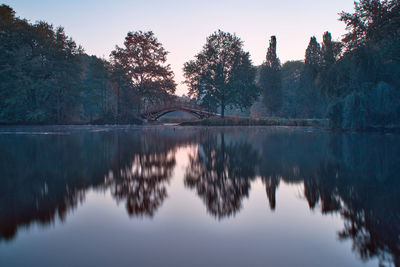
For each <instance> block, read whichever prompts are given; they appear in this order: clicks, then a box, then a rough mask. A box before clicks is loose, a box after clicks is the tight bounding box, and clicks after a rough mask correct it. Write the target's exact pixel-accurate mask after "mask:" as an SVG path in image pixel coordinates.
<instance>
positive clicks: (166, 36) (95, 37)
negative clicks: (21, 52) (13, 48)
mask: <svg viewBox="0 0 400 267" xmlns="http://www.w3.org/2000/svg"><path fill="white" fill-rule="evenodd" d="M353 2H354V1H353V0H335V1H332V0H302V1H299V0H142V1H137V0H113V1H109V0H107V1H106V0H79V1H78V0H69V1H65V0H62V1H61V0H11V1H4V2H3V3H4V4H7V5H9V6H11V7H12V8H13V9H14V10H15V11H16V14H17V16H18V17H20V18H26V19H27V20H29V21H30V22H32V23H34V22H36V21H39V20H44V21H46V22H48V23H51V24H53V25H54V26H59V25H61V26H63V27H64V28H65V30H66V33H67V34H68V35H69V36H71V37H72V38H73V39H74V40H75V41H76V42H77V43H78V44H80V45H82V46H83V48H84V49H85V52H86V53H88V54H89V55H97V56H99V57H104V58H106V59H108V58H109V54H110V52H111V51H112V50H113V49H114V48H115V45H119V46H122V44H123V41H124V38H125V36H126V34H127V32H128V31H137V30H142V31H148V30H152V31H153V32H154V33H155V35H156V36H157V38H158V40H159V41H160V42H161V43H162V44H163V46H164V47H165V48H166V49H167V51H169V55H168V63H169V64H171V67H172V70H173V71H174V73H175V79H176V82H177V83H178V88H177V92H176V93H177V94H178V95H182V94H184V93H186V92H187V89H186V86H185V85H183V84H182V81H183V80H184V78H183V71H182V67H183V63H184V62H186V61H188V60H190V59H193V57H194V56H195V55H196V54H197V53H198V52H199V51H200V50H201V48H202V46H203V45H204V44H205V41H206V38H207V36H208V35H210V34H211V33H212V32H214V31H216V30H218V29H221V30H223V31H227V32H231V33H236V35H237V36H239V37H240V38H241V39H242V40H243V41H244V49H245V50H246V51H249V52H250V55H251V58H252V60H253V63H254V64H255V65H260V64H261V63H263V61H264V60H265V56H266V53H267V48H268V42H269V38H270V36H271V35H276V37H277V42H278V47H277V53H278V56H279V58H280V59H281V61H282V63H284V62H285V61H288V60H302V59H304V53H305V49H306V48H307V45H308V42H309V40H310V37H311V36H316V37H317V39H318V41H321V40H322V34H323V33H324V32H325V31H327V30H328V31H330V32H331V33H332V36H333V38H334V39H335V40H340V39H341V37H342V35H343V34H344V33H345V25H344V23H343V22H340V21H338V18H339V16H338V13H340V12H341V11H348V12H351V11H352V10H353V6H354V5H353ZM0 3H1V2H0Z"/></svg>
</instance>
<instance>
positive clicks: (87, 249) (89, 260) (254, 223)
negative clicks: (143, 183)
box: [0, 131, 378, 266]
mask: <svg viewBox="0 0 400 267" xmlns="http://www.w3.org/2000/svg"><path fill="white" fill-rule="evenodd" d="M261 132H262V131H261ZM236 134H237V133H236ZM310 134H314V133H312V132H311V133H310ZM235 138H236V137H235V135H232V136H231V135H230V134H225V142H226V143H227V144H228V143H230V142H231V141H232V140H236V139H235ZM250 140H252V137H251V138H250ZM255 142H256V141H255ZM218 144H219V143H217V145H218ZM141 145H143V143H141ZM256 147H257V146H256ZM278 147H279V146H278ZM202 149H203V148H202ZM198 150H199V145H198V144H196V143H191V144H190V143H189V144H184V145H182V146H177V147H175V148H174V149H173V150H172V151H174V152H175V155H174V157H175V161H176V164H175V165H174V166H173V170H172V177H171V178H170V179H169V180H167V182H166V191H167V197H166V198H165V199H164V200H163V202H162V203H161V204H160V206H159V207H158V208H157V209H156V211H155V212H154V216H153V217H149V216H134V217H130V216H129V215H128V214H127V210H126V203H125V201H123V200H121V201H116V200H115V198H114V196H113V195H112V194H111V192H110V190H109V188H108V189H105V190H104V189H101V188H100V189H99V188H96V186H94V188H91V189H88V190H87V192H86V195H85V200H84V201H83V202H82V203H81V204H79V205H78V207H77V208H76V209H74V210H69V211H67V215H66V216H65V217H66V219H65V221H64V222H60V220H59V219H56V220H55V222H54V223H53V224H52V227H48V226H38V224H36V223H35V224H34V225H30V226H29V227H22V228H20V229H18V234H17V235H16V237H15V238H14V239H12V240H10V241H7V242H2V241H0V266H27V263H29V266H111V265H112V266H132V265H133V266H378V261H377V260H376V259H375V258H374V259H372V260H369V261H367V262H363V261H362V260H360V258H359V255H358V254H357V253H355V252H354V251H352V241H351V240H350V239H347V240H345V241H339V240H338V232H339V231H341V230H342V229H343V218H342V217H341V215H340V214H339V213H335V212H333V213H328V214H324V215H322V214H321V206H320V205H321V204H320V203H318V204H317V206H316V207H315V208H314V209H313V210H310V208H309V204H308V202H307V200H306V198H305V196H304V192H305V190H304V185H303V183H302V182H295V183H293V182H291V183H287V182H285V181H280V183H279V185H278V188H277V191H276V208H275V210H271V209H270V206H269V202H268V197H267V195H266V184H265V182H262V179H261V177H260V176H259V175H257V176H256V178H255V179H252V180H251V181H250V184H251V185H250V190H249V197H246V196H244V197H243V198H242V202H241V208H240V210H239V211H237V212H236V213H234V214H233V215H231V216H226V217H222V218H218V217H215V216H212V214H210V213H209V211H208V208H207V206H206V205H205V203H204V200H203V199H202V198H201V197H199V195H198V194H197V191H196V189H195V188H188V187H187V186H186V185H185V175H186V174H187V169H188V166H189V164H190V160H189V155H191V156H192V157H194V156H196V155H197V154H198ZM271 151H273V149H272V148H271ZM170 153H173V152H169V153H168V155H170ZM288 157H290V155H288ZM348 159H350V157H349V158H348ZM300 167H304V166H300ZM257 168H258V167H257ZM292 172H293V173H297V170H294V171H292ZM50 188H51V187H50Z"/></svg>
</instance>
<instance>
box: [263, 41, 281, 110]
mask: <svg viewBox="0 0 400 267" xmlns="http://www.w3.org/2000/svg"><path fill="white" fill-rule="evenodd" d="M260 86H261V90H262V93H263V100H264V104H265V106H266V107H267V108H268V109H269V110H270V111H271V112H273V113H276V112H277V111H278V110H279V108H280V107H281V103H282V78H281V63H280V60H279V58H278V56H277V53H276V37H275V36H271V40H270V42H269V47H268V52H267V57H266V62H265V64H263V65H262V67H261V71H260Z"/></svg>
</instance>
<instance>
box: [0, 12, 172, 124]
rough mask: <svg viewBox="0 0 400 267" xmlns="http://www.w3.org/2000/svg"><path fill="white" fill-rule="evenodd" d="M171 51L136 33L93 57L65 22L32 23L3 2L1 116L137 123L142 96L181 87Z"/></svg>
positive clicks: (154, 97) (3, 119)
mask: <svg viewBox="0 0 400 267" xmlns="http://www.w3.org/2000/svg"><path fill="white" fill-rule="evenodd" d="M141 47H145V48H144V49H147V51H145V53H143V49H141ZM137 48H138V49H137ZM146 53H147V54H151V55H153V56H154V57H153V58H151V59H150V60H146V59H145V60H143V58H144V57H145V55H146ZM166 54H167V52H165V51H164V49H163V47H162V45H161V44H160V43H159V42H158V41H157V39H156V38H155V37H154V34H153V33H152V32H146V33H143V32H136V33H128V35H127V37H126V40H125V47H124V48H120V47H116V49H115V50H114V51H112V54H111V60H110V61H106V60H104V59H100V58H98V57H95V56H88V55H87V54H85V53H84V50H83V49H82V47H80V46H77V44H76V43H75V42H74V41H73V40H72V38H70V37H68V36H67V35H66V33H65V31H64V29H63V28H62V27H58V28H54V27H53V26H52V25H50V24H48V23H46V22H43V21H40V22H37V23H35V24H31V23H29V22H28V21H26V20H24V19H20V18H17V17H15V12H14V11H13V10H12V9H11V8H10V7H9V6H6V5H2V6H0V123H35V124H37V123H45V124H63V123H64V124H69V123H96V122H97V123H138V122H140V121H138V120H137V116H136V115H137V113H138V111H139V110H140V109H141V106H143V104H144V103H147V102H155V101H162V100H163V99H165V98H166V97H169V96H170V94H171V93H173V92H174V90H175V83H174V82H173V80H172V78H173V74H172V72H171V71H170V69H169V66H168V65H165V64H163V63H165V62H166ZM128 57H130V58H135V59H136V60H135V61H134V62H133V63H131V62H128V61H129V60H128ZM138 62H140V63H138ZM149 65H150V66H151V67H152V68H151V69H150V68H148V66H149Z"/></svg>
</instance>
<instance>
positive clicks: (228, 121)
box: [180, 117, 329, 128]
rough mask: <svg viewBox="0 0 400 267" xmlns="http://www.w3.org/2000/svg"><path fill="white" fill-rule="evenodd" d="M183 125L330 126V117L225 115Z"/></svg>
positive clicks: (182, 124) (183, 123) (183, 124)
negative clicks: (292, 117) (244, 116)
mask: <svg viewBox="0 0 400 267" xmlns="http://www.w3.org/2000/svg"><path fill="white" fill-rule="evenodd" d="M180 125H181V126H313V127H324V128H327V127H329V120H328V119H284V118H265V119H254V118H243V117H225V118H224V119H221V118H209V119H204V120H198V121H187V122H182V123H181V124H180Z"/></svg>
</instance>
